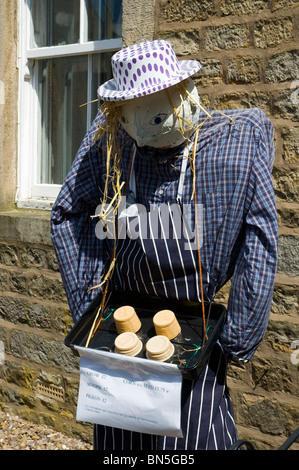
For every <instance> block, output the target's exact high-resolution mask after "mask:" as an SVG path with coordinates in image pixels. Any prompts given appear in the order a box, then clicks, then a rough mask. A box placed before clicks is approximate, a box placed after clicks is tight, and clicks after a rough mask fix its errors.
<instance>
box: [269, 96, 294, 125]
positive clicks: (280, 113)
mask: <svg viewBox="0 0 299 470" xmlns="http://www.w3.org/2000/svg"><path fill="white" fill-rule="evenodd" d="M293 97H294V90H293V89H291V88H290V89H289V90H284V91H281V92H278V93H277V94H276V96H274V99H273V115H274V117H275V118H282V119H289V120H291V121H294V122H298V120H299V105H298V102H297V99H294V98H293Z"/></svg>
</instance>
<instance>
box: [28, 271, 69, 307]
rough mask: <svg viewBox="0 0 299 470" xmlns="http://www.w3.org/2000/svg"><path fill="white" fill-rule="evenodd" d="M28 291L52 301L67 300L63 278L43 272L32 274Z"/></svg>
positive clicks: (34, 295)
mask: <svg viewBox="0 0 299 470" xmlns="http://www.w3.org/2000/svg"><path fill="white" fill-rule="evenodd" d="M28 293H29V294H30V295H31V296H33V297H39V298H42V299H44V300H47V301H51V302H66V295H65V290H64V286H63V283H62V280H61V279H60V278H56V277H55V278H53V277H49V276H46V275H43V274H36V275H34V276H32V277H31V278H30V280H29V283H28Z"/></svg>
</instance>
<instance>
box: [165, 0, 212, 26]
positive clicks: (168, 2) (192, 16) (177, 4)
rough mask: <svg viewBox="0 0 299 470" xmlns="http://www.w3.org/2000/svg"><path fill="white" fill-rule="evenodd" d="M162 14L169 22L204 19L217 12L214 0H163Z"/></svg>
mask: <svg viewBox="0 0 299 470" xmlns="http://www.w3.org/2000/svg"><path fill="white" fill-rule="evenodd" d="M160 8H161V15H162V18H163V20H164V21H166V22H167V23H173V22H175V21H179V22H181V21H182V22H184V23H188V22H190V21H203V20H207V19H208V18H209V17H211V16H213V15H214V14H215V7H214V2H211V1H210V0H202V1H200V2H194V1H193V0H162V3H161V7H160Z"/></svg>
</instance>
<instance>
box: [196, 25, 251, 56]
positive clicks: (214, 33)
mask: <svg viewBox="0 0 299 470" xmlns="http://www.w3.org/2000/svg"><path fill="white" fill-rule="evenodd" d="M204 36H205V37H204V48H205V49H206V50H208V51H220V50H226V51H227V50H229V49H236V48H244V47H249V45H250V30H249V26H248V25H247V24H229V25H222V26H208V27H206V29H205V34H204Z"/></svg>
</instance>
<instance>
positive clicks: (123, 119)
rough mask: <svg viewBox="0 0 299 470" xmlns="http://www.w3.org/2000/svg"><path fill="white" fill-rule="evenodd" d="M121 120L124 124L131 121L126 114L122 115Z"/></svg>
mask: <svg viewBox="0 0 299 470" xmlns="http://www.w3.org/2000/svg"><path fill="white" fill-rule="evenodd" d="M120 120H121V122H122V123H123V124H128V122H129V121H128V120H127V119H126V118H125V116H121V118H120Z"/></svg>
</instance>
